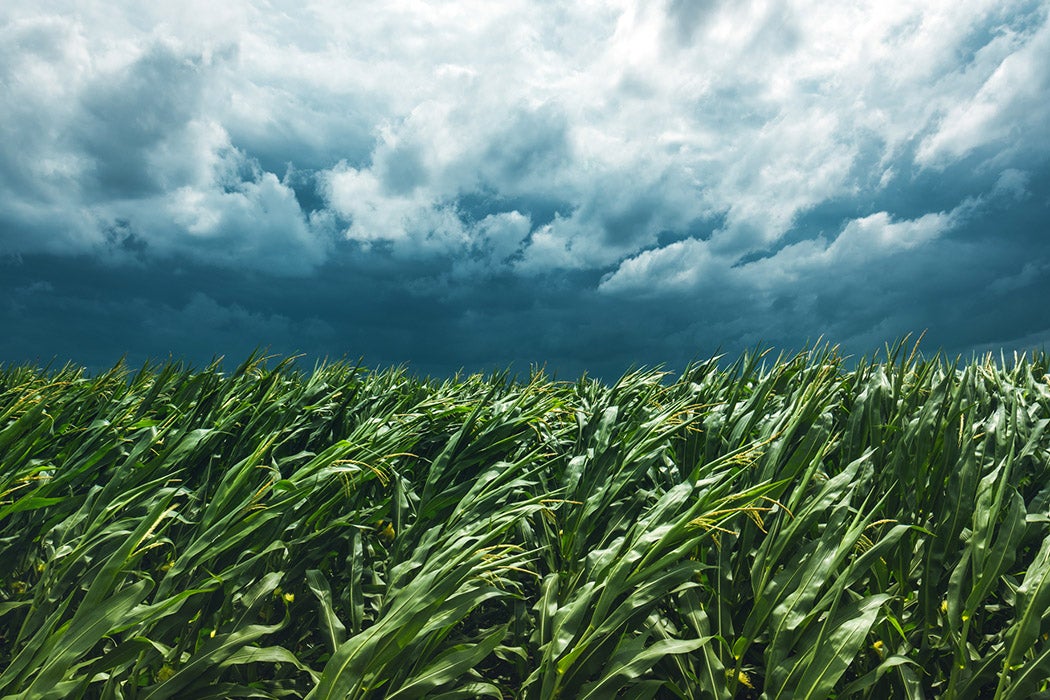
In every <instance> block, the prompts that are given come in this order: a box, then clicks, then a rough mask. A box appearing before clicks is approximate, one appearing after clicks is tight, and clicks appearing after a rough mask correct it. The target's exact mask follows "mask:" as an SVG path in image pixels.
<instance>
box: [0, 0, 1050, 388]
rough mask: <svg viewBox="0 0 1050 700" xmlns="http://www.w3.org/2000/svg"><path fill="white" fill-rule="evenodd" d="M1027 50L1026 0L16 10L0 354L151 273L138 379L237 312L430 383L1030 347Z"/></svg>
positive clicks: (1039, 53)
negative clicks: (772, 349)
mask: <svg viewBox="0 0 1050 700" xmlns="http://www.w3.org/2000/svg"><path fill="white" fill-rule="evenodd" d="M1047 55H1050V3H1048V2H1045V0H1043V1H1032V0H1027V1H1022V0H1017V1H1014V0H1007V1H1006V2H1004V1H1002V0H996V1H994V2H993V1H991V0H987V1H985V0H962V1H961V2H960V0H952V2H948V1H947V0H944V1H940V0H935V1H933V2H926V3H922V4H919V5H916V4H915V3H905V2H880V3H874V2H848V3H837V4H833V5H828V4H827V3H817V2H815V1H803V0H797V1H794V2H786V3H763V2H745V3H730V2H720V1H719V0H713V1H706V2H682V1H680V0H667V1H666V2H662V3H642V2H628V1H626V0H624V1H621V2H590V1H588V2H577V3H561V2H542V3H535V2H524V1H521V2H506V3H495V4H494V3H474V2H463V3H455V4H454V5H448V4H447V3H429V2H391V3H383V4H381V5H378V6H366V5H363V4H359V3H350V4H347V3H345V2H334V1H333V2H323V1H322V2H313V3H307V4H306V5H305V6H304V5H303V4H301V3H284V2H272V3H267V4H263V3H255V2H230V3H222V4H221V5H220V6H216V5H215V4H214V3H202V2H194V1H182V2H172V3H165V4H163V5H157V6H151V7H149V8H146V9H144V8H143V7H142V6H141V4H139V3H130V2H106V3H102V2H90V1H89V2H58V1H51V2H43V3H37V4H28V5H23V6H18V7H12V8H8V9H5V10H2V11H0V99H2V101H3V104H5V105H9V106H10V107H9V108H7V109H6V110H5V114H4V115H3V116H0V197H2V201H3V202H4V205H5V206H4V207H2V208H0V255H4V256H6V257H5V262H4V263H3V264H2V266H0V287H3V289H4V290H6V291H7V292H8V297H9V298H11V299H15V300H16V301H12V302H11V303H10V304H9V305H8V311H7V312H6V313H7V314H8V321H9V323H20V324H23V325H24V326H25V327H27V328H29V327H30V326H32V325H33V324H34V323H36V324H37V325H38V326H39V328H38V331H37V334H38V335H37V336H34V335H33V333H28V334H27V335H26V338H30V337H36V338H37V340H34V341H30V340H25V341H22V342H14V341H10V342H9V344H8V347H7V349H6V353H7V355H8V356H10V357H16V358H17V357H25V356H29V355H30V354H34V353H35V354H38V355H39V354H48V352H49V351H48V345H47V342H52V343H53V344H55V343H56V341H55V338H54V335H55V334H56V333H59V331H58V330H57V328H56V330H54V331H52V332H51V333H50V334H49V333H48V332H47V331H46V328H47V327H46V326H45V325H43V324H44V323H45V321H43V320H41V319H43V318H45V317H46V318H50V319H51V321H48V322H49V323H56V324H59V325H61V321H60V319H61V318H62V313H63V312H61V311H60V310H58V309H59V308H60V307H61V306H62V305H61V303H59V304H58V306H54V305H52V306H49V307H48V308H51V309H52V310H51V312H49V313H50V314H51V315H48V313H44V312H43V310H42V309H43V307H45V306H48V304H49V303H50V302H48V301H47V299H48V298H49V297H56V298H62V296H63V295H66V294H69V295H72V294H74V291H73V290H72V288H71V287H70V286H69V285H70V280H68V279H63V280H57V279H56V278H55V277H54V275H55V274H56V273H55V271H56V270H59V269H64V270H68V269H70V264H71V262H72V261H77V263H76V264H75V265H73V266H72V268H71V269H72V270H74V272H72V274H73V275H74V276H76V275H77V274H80V275H81V276H82V278H83V279H84V280H87V279H92V280H95V281H94V282H93V284H95V285H96V287H95V289H97V290H98V292H97V294H96V295H95V296H96V297H97V298H96V299H95V302H97V304H100V305H101V306H98V307H97V309H96V310H97V313H98V318H99V319H100V322H104V319H105V318H107V312H103V311H101V310H99V309H102V308H103V307H105V304H107V303H110V302H113V303H118V300H116V299H113V298H111V297H107V296H106V294H107V293H111V292H112V290H110V292H106V291H105V285H104V284H102V283H101V282H99V281H98V279H99V278H98V276H97V274H96V271H98V270H110V271H111V274H115V275H126V276H129V277H133V276H135V275H144V277H142V278H141V279H143V281H148V280H150V279H160V278H165V277H170V279H171V281H170V285H171V290H178V294H176V296H177V299H174V298H172V297H171V296H165V295H163V294H158V293H157V292H156V291H155V290H146V289H143V288H133V289H124V290H123V292H122V293H126V294H128V295H129V296H130V299H128V300H125V301H127V303H128V304H129V307H128V308H138V309H139V311H138V312H136V313H137V314H138V316H136V318H139V319H140V320H141V322H139V321H136V322H135V323H137V325H138V326H139V327H141V329H143V331H142V333H143V334H144V337H153V336H151V335H150V334H151V333H153V330H151V329H157V328H159V327H160V326H161V325H163V326H164V327H165V328H168V329H175V330H174V331H173V332H172V337H171V338H169V339H168V345H165V344H164V343H165V341H164V334H163V333H160V334H159V335H156V334H154V335H156V339H155V341H151V343H148V344H147V345H148V348H147V347H146V346H143V349H142V350H141V352H142V353H147V352H148V353H156V352H158V349H161V351H163V348H165V347H167V348H168V349H170V350H172V351H174V352H185V353H191V354H194V355H196V356H200V355H201V354H207V353H208V352H209V351H210V352H211V353H216V352H227V351H228V350H227V349H228V348H230V347H232V346H233V345H234V344H235V343H233V340H232V337H233V336H231V335H230V334H229V333H227V332H226V331H221V330H216V329H218V328H220V327H222V328H225V327H226V326H228V325H230V324H233V323H234V321H233V320H232V319H233V318H234V317H235V316H236V317H243V318H244V319H247V320H246V321H245V323H246V324H247V325H246V326H244V328H251V329H255V330H252V331H251V332H250V333H249V332H248V331H245V332H244V333H243V334H242V336H241V337H244V336H247V335H251V336H252V337H258V338H259V339H260V340H261V341H262V342H264V343H276V344H278V345H280V346H282V347H285V346H287V347H291V348H294V347H298V348H299V349H303V350H307V351H310V352H314V353H321V352H324V353H331V352H334V353H335V354H341V352H339V350H340V348H342V351H343V352H349V353H350V354H355V353H357V352H359V351H360V352H364V351H365V350H367V351H368V352H369V353H370V354H371V355H372V356H373V357H374V358H375V359H376V360H377V361H393V362H399V361H403V360H412V361H415V362H417V363H419V364H420V365H421V366H424V367H431V368H433V369H435V371H443V370H444V369H447V368H449V367H451V368H453V369H454V368H455V367H456V366H459V365H471V364H480V365H485V364H489V365H491V364H499V363H503V362H509V361H511V360H518V361H523V360H530V359H535V360H540V361H542V360H553V359H554V358H560V359H561V361H563V362H564V364H565V366H572V367H576V366H580V367H588V366H599V365H601V366H607V367H611V368H615V367H619V366H622V365H625V364H630V363H631V362H659V361H667V362H671V363H676V362H681V361H682V360H683V358H685V359H687V358H688V357H690V356H692V355H693V354H696V353H700V354H702V353H704V352H708V351H712V350H713V349H715V348H716V347H723V348H730V349H734V348H737V349H738V348H741V347H744V346H746V345H749V344H751V343H754V342H759V341H765V342H771V343H777V344H784V345H789V346H795V347H797V346H799V345H801V344H803V343H805V342H806V341H807V339H813V338H816V337H817V336H819V335H821V334H824V335H825V336H827V337H828V338H830V339H831V340H833V341H837V342H842V343H843V344H845V345H846V346H847V347H848V348H851V349H856V350H857V351H860V352H864V351H868V350H870V349H873V346H876V345H878V344H880V343H881V342H882V341H883V340H887V339H892V338H893V337H895V336H897V335H900V334H903V333H906V332H909V331H918V330H922V329H923V328H930V329H931V334H930V339H931V340H932V342H933V343H934V344H935V345H940V346H943V347H945V348H946V349H949V350H952V351H967V350H968V349H974V348H978V347H986V346H988V345H989V344H993V343H999V344H1004V345H1007V346H1010V345H1011V344H1014V345H1021V344H1032V343H1034V342H1044V341H1045V340H1046V339H1050V317H1048V316H1047V314H1046V312H1044V311H1041V310H1040V309H1038V308H1036V306H1037V305H1036V304H1034V302H1032V301H1030V300H1032V299H1036V298H1039V296H1040V295H1041V294H1044V293H1046V292H1050V281H1048V277H1050V276H1048V274H1047V271H1048V270H1050V241H1048V237H1047V233H1048V231H1047V221H1048V216H1047V215H1048V213H1050V62H1048V61H1046V60H1045V57H1046V56H1047ZM5 270H6V272H7V274H6V275H5V274H3V273H4V271H5ZM16 270H18V271H19V272H17V274H16V272H15V271H16ZM75 270H80V271H81V272H80V273H77V272H75ZM180 270H181V271H182V272H181V273H180V272H179V271H180ZM133 271H134V272H133ZM150 271H152V272H150ZM209 271H210V272H209ZM177 274H184V275H185V276H186V279H190V278H192V279H198V278H206V277H209V276H216V277H218V278H222V279H225V280H226V283H225V284H224V285H218V286H209V288H208V291H202V289H201V285H200V284H199V283H196V282H195V283H194V284H196V285H197V287H196V288H195V291H194V290H192V289H190V288H188V287H187V288H182V287H180V282H178V279H180V278H178V277H177ZM4 278H6V282H4V281H2V280H3V279H4ZM322 281H323V285H322ZM366 281H367V284H366V283H365V282H366ZM34 285H36V286H34ZM275 287H276V288H279V289H281V290H283V291H284V292H285V293H286V295H287V296H286V297H285V299H284V301H281V302H276V301H273V300H272V299H271V301H269V302H265V303H264V302H263V299H267V298H271V295H270V294H263V293H261V291H262V290H263V289H266V290H270V289H273V288H275ZM322 287H323V290H322ZM34 290H35V291H34ZM173 293H174V292H173ZM194 294H195V296H194ZM67 301H69V302H73V301H77V299H75V298H73V297H70V298H69V299H67ZM79 301H81V302H83V297H81V298H80V299H79ZM56 303H57V302H56ZM63 303H64V302H63ZM1005 303H1010V304H1014V305H1015V306H1020V307H1022V308H1023V309H1024V312H1012V313H1006V314H1004V313H1002V312H1001V307H1002V305H1003V304H1005ZM136 304H137V305H138V306H136ZM275 304H277V306H275ZM34 305H36V306H35V307H34ZM37 307H39V308H37ZM67 307H68V308H73V307H72V306H68V304H67ZM30 308H37V311H36V313H35V315H34V314H32V313H30V312H29V311H28V310H29V309H30ZM63 308H65V307H63ZM147 309H160V310H159V311H156V312H154V311H147ZM67 313H73V312H72V311H68V312H67ZM128 313H130V312H128ZM133 315H134V314H133ZM372 316H375V317H376V318H383V319H387V321H386V322H385V323H380V322H369V321H368V320H367V319H369V318H371V317H372ZM194 318H203V319H211V320H212V321H214V323H215V324H217V325H216V329H213V330H210V331H209V330H208V328H209V326H208V325H207V324H196V326H195V327H197V329H198V332H199V333H200V334H202V337H201V338H200V339H198V340H197V341H195V342H194V343H193V344H192V346H191V345H185V346H180V341H179V340H177V337H178V336H179V331H178V329H180V328H184V327H191V326H194V325H195V324H194V323H193V319H194ZM224 318H225V319H227V321H228V323H227V321H223V320H222V319H224ZM399 319H404V322H406V323H415V324H420V323H423V324H424V325H430V323H429V321H431V320H435V319H441V321H442V322H443V324H444V325H436V326H434V327H433V328H432V330H433V333H434V335H435V336H436V337H435V340H434V341H433V342H431V343H429V344H424V345H425V346H426V347H422V348H421V347H417V346H416V344H415V341H412V340H410V339H408V338H407V336H406V335H405V331H404V329H403V328H402V329H400V330H398V329H396V328H395V326H397V325H398V323H399ZM369 323H371V324H372V325H369ZM435 323H436V321H435ZM150 324H153V325H152V326H151V325H150ZM359 324H364V326H366V327H368V328H370V329H371V332H372V333H373V335H371V336H366V337H364V338H362V337H361V336H360V335H359V334H356V333H350V332H349V331H348V330H346V329H347V328H349V327H351V326H356V325H359ZM125 325H126V324H125ZM340 329H343V330H340ZM38 336H39V337H38ZM48 337H50V341H48V340H47V338H48ZM73 337H76V336H75V334H74V336H73ZM267 337H269V338H270V340H266V338H267ZM209 338H210V340H209ZM610 339H612V340H610ZM121 343H123V344H124V345H123V346H122V345H121ZM131 343H132V340H131V339H130V338H129V337H126V336H119V338H117V339H115V340H114V341H113V343H112V344H111V345H110V346H108V347H103V346H99V349H98V351H97V356H98V357H99V358H100V359H99V361H104V357H105V354H106V353H107V352H109V353H110V354H112V353H113V352H114V350H119V349H120V348H121V347H123V348H124V349H125V350H129V351H133V352H135V351H139V350H138V348H135V347H128V346H129V344H131ZM610 344H612V345H615V346H616V347H610ZM59 345H61V343H57V344H55V345H54V347H56V348H57V347H58V346H59ZM74 345H76V343H74ZM238 347H239V346H238ZM0 350H3V348H0ZM51 352H59V350H52V351H51ZM63 352H71V353H75V350H69V351H63ZM117 354H119V352H118V353H117ZM457 358H458V359H457Z"/></svg>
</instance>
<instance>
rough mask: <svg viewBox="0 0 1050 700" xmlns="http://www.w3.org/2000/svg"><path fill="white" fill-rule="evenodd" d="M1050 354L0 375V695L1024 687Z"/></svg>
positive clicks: (1018, 694)
mask: <svg viewBox="0 0 1050 700" xmlns="http://www.w3.org/2000/svg"><path fill="white" fill-rule="evenodd" d="M1047 361H1048V358H1047V356H1046V355H1037V356H1035V357H1034V358H1020V359H1018V360H1016V361H1015V362H1011V363H1004V362H1002V361H1000V362H994V361H993V360H992V359H991V358H988V359H986V360H983V361H973V362H970V363H968V364H960V363H959V362H954V363H953V362H950V361H947V360H945V359H944V358H941V357H936V358H933V359H921V358H917V357H916V355H915V353H914V352H912V353H911V354H909V353H908V352H907V350H906V349H904V348H903V346H902V345H900V344H899V345H897V346H895V347H893V348H887V349H886V351H885V354H884V355H883V356H881V359H877V360H860V361H859V362H853V363H847V362H846V360H844V359H843V358H841V357H840V356H839V355H838V354H837V353H836V352H835V351H834V350H832V349H822V350H814V351H812V352H807V353H804V354H801V355H799V356H796V357H792V358H780V359H776V360H773V359H771V358H769V357H763V356H762V355H761V354H750V355H747V356H745V357H742V358H741V359H739V360H738V361H736V362H735V363H733V364H731V365H728V366H727V365H726V364H725V363H724V362H723V363H721V364H720V363H719V361H718V360H717V359H712V360H709V361H706V362H701V363H696V364H694V365H693V366H690V367H689V368H687V369H686V370H685V371H684V372H683V373H682V375H681V376H680V377H679V378H678V379H677V380H672V379H670V378H669V377H667V376H665V375H663V374H661V373H658V372H637V373H631V374H628V375H627V376H625V377H623V378H622V379H621V380H620V381H619V382H617V383H616V384H615V385H613V386H607V385H605V384H603V383H601V382H598V381H594V380H591V379H587V378H583V379H580V380H579V381H576V382H554V381H551V380H549V379H547V378H546V377H545V376H543V375H542V373H536V374H535V376H533V377H532V379H531V380H530V381H527V382H519V381H513V380H511V379H510V378H508V377H507V376H494V377H488V378H486V377H482V376H470V377H465V378H464V377H457V378H455V379H453V380H449V381H445V382H437V381H432V380H419V379H414V378H412V377H410V376H409V375H407V374H406V373H405V372H403V371H400V370H388V371H382V372H372V371H368V370H365V369H362V368H360V367H353V366H350V365H347V364H333V365H326V366H322V367H319V368H317V369H316V370H315V371H313V372H311V373H303V372H300V371H297V370H295V369H294V368H293V367H292V366H291V365H290V364H289V363H281V364H279V365H277V366H275V367H272V368H270V367H268V366H267V365H266V363H265V362H264V361H262V360H261V359H260V358H256V357H253V358H252V359H250V360H249V361H248V362H246V363H245V364H244V365H243V366H241V367H240V368H238V369H237V370H236V371H235V372H233V373H232V374H228V375H227V374H224V373H223V372H222V371H221V369H220V367H219V366H212V367H209V368H207V369H204V370H201V371H191V370H189V369H186V368H183V367H180V366H177V365H167V366H155V367H146V368H144V369H142V370H140V371H138V372H130V371H129V370H127V369H126V368H124V367H118V368H116V369H114V370H113V371H111V372H108V373H106V374H104V375H102V376H96V377H90V376H86V375H85V373H84V372H83V371H81V370H79V369H76V368H65V369H62V370H57V371H45V370H41V369H37V368H29V367H8V368H6V369H3V370H0V697H2V696H8V697H27V698H76V697H104V698H143V699H145V698H149V699H150V700H159V699H160V698H203V697H216V698H226V697H305V696H308V697H310V698H340V699H341V698H345V697H353V698H379V697H387V698H395V699H402V698H418V697H443V698H453V697H460V698H468V697H478V696H491V697H505V698H509V697H524V698H552V697H561V698H609V697H614V696H615V697H630V698H651V697H659V698H675V697H677V698H714V699H723V698H755V697H765V698H788V697H805V698H825V697H866V698H889V697H902V698H905V697H912V698H921V697H951V698H967V697H968V698H991V697H996V698H1032V697H1038V696H1040V694H1042V695H1041V696H1044V697H1046V696H1048V695H1047V678H1048V677H1050V641H1048V640H1047V634H1048V632H1050V614H1048V609H1050V525H1048V523H1050V517H1048V516H1050V434H1048V433H1047V431H1046V427H1047V423H1048V417H1050V377H1047V375H1046V372H1047Z"/></svg>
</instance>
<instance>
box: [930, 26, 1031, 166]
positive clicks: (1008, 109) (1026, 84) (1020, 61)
mask: <svg viewBox="0 0 1050 700" xmlns="http://www.w3.org/2000/svg"><path fill="white" fill-rule="evenodd" d="M995 44H1003V45H1005V46H1006V47H1008V48H1007V51H1008V52H1006V51H1002V50H1000V51H996V52H994V53H995V54H996V55H995V59H997V64H996V65H995V66H994V69H993V70H992V71H991V74H990V75H988V76H987V78H986V79H985V80H984V82H983V83H982V84H981V86H980V88H979V89H978V90H977V91H976V94H972V95H963V96H962V99H961V100H960V101H959V102H958V103H956V104H954V105H952V107H951V108H950V109H948V110H947V113H946V114H945V115H944V117H943V118H942V119H941V121H940V123H939V124H938V127H937V129H936V131H935V132H934V133H933V134H931V135H930V136H929V137H927V138H926V139H924V140H923V142H922V144H921V146H920V148H919V153H918V160H919V162H920V163H922V164H924V165H929V166H933V167H943V166H944V165H946V164H949V163H951V162H953V161H955V160H958V159H960V158H962V157H964V156H966V155H968V154H969V153H971V152H972V151H974V150H976V149H978V148H981V147H982V146H986V145H995V146H997V153H996V155H995V158H994V160H996V161H998V162H1002V161H1003V160H1004V159H1007V158H1016V157H1017V156H1018V155H1029V153H1024V152H1026V151H1027V152H1030V151H1032V150H1033V149H1034V150H1035V152H1036V154H1037V155H1040V156H1043V157H1045V156H1046V154H1047V152H1048V151H1050V146H1048V145H1047V141H1046V132H1047V125H1048V124H1050V100H1048V99H1047V95H1048V93H1050V61H1048V60H1047V56H1050V22H1045V23H1044V24H1043V25H1042V26H1041V27H1039V28H1038V30H1037V31H1035V32H1033V33H1031V34H1030V35H1028V36H1019V35H1017V34H1016V33H1014V32H1005V33H1003V34H1002V35H1000V36H999V37H998V38H997V39H996V40H995V41H993V42H992V43H991V44H990V45H989V47H987V48H989V49H991V48H993V47H995ZM995 48H998V47H995ZM989 53H992V52H991V51H989Z"/></svg>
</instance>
